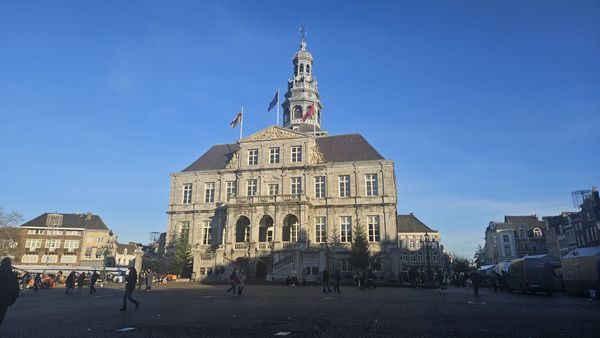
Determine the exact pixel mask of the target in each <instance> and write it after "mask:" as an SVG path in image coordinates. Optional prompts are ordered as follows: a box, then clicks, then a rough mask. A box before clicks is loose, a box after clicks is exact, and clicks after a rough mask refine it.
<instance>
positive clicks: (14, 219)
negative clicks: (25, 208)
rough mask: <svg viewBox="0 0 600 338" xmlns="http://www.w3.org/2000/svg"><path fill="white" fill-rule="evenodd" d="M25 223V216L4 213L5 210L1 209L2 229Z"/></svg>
mask: <svg viewBox="0 0 600 338" xmlns="http://www.w3.org/2000/svg"><path fill="white" fill-rule="evenodd" d="M21 222H23V216H21V214H19V213H18V212H15V211H13V212H11V213H10V214H7V213H4V209H3V208H2V207H0V228H4V227H13V228H14V227H16V226H18V225H19V223H21Z"/></svg>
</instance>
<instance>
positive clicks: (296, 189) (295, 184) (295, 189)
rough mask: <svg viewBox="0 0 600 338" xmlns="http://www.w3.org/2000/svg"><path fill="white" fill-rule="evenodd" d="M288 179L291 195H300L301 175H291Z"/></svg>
mask: <svg viewBox="0 0 600 338" xmlns="http://www.w3.org/2000/svg"><path fill="white" fill-rule="evenodd" d="M290 180H291V184H290V193H291V194H292V195H300V193H302V177H292V178H291V179H290Z"/></svg>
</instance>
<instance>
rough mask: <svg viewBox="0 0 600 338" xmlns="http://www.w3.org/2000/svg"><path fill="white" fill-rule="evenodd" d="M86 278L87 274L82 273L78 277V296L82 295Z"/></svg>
mask: <svg viewBox="0 0 600 338" xmlns="http://www.w3.org/2000/svg"><path fill="white" fill-rule="evenodd" d="M85 277H87V274H86V273H85V272H82V273H80V274H79V277H77V294H78V295H80V294H81V290H82V289H83V284H84V283H85Z"/></svg>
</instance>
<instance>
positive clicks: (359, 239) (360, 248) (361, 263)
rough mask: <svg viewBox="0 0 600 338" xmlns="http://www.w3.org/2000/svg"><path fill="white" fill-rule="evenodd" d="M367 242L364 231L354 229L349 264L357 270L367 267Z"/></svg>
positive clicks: (357, 228)
mask: <svg viewBox="0 0 600 338" xmlns="http://www.w3.org/2000/svg"><path fill="white" fill-rule="evenodd" d="M369 256H370V252H369V241H367V235H366V234H365V230H364V229H363V228H362V227H360V226H358V225H357V226H356V227H354V238H352V250H351V251H350V264H351V265H352V267H354V268H355V269H358V270H364V269H366V268H367V267H368V266H369Z"/></svg>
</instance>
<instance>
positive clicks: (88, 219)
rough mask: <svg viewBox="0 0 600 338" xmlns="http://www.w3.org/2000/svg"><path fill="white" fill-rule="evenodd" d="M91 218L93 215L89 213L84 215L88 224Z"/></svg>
mask: <svg viewBox="0 0 600 338" xmlns="http://www.w3.org/2000/svg"><path fill="white" fill-rule="evenodd" d="M92 216H93V215H92V213H91V212H86V213H85V220H86V221H88V222H89V221H91V220H92Z"/></svg>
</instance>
